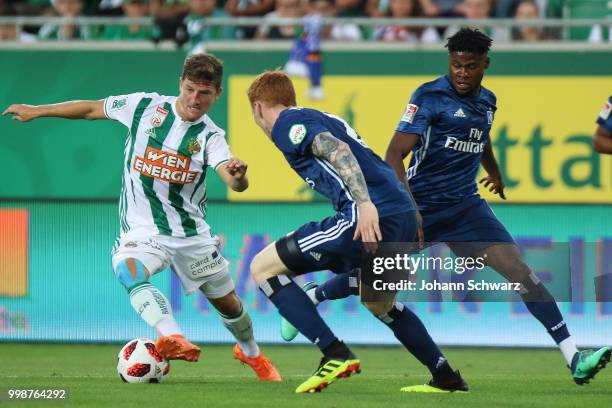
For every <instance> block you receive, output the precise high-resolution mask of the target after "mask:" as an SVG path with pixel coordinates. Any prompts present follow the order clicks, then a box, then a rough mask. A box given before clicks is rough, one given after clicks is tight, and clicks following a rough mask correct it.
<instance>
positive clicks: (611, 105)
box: [597, 96, 612, 132]
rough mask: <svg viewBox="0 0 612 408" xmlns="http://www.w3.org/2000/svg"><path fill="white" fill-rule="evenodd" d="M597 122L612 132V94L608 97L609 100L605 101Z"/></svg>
mask: <svg viewBox="0 0 612 408" xmlns="http://www.w3.org/2000/svg"><path fill="white" fill-rule="evenodd" d="M597 124H599V125H601V127H603V128H606V129H607V130H608V131H609V132H612V96H610V98H608V101H607V102H606V103H604V106H603V108H601V112H599V116H597Z"/></svg>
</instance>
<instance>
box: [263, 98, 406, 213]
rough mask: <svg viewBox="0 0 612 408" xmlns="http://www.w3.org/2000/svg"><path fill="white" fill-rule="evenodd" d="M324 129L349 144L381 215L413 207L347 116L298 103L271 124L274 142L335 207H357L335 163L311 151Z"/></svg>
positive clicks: (353, 208)
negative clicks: (346, 118) (348, 121)
mask: <svg viewBox="0 0 612 408" xmlns="http://www.w3.org/2000/svg"><path fill="white" fill-rule="evenodd" d="M322 132H329V133H331V134H332V135H333V136H334V137H335V138H337V139H338V140H341V141H343V142H345V143H347V144H348V145H349V147H350V149H351V152H352V153H353V155H354V156H355V158H356V159H357V162H358V163H359V167H360V168H361V172H362V173H363V176H364V178H365V181H366V184H367V186H368V192H369V194H370V199H371V200H372V203H374V205H375V206H376V208H377V210H378V214H379V216H381V217H383V216H388V215H393V214H399V213H404V212H407V211H410V210H412V209H413V208H414V207H413V206H412V202H411V201H410V197H409V196H408V193H407V192H406V190H405V189H404V186H403V184H402V183H401V182H400V181H399V179H398V178H397V176H396V174H395V172H394V171H393V169H391V167H390V166H389V165H388V164H387V163H385V162H384V161H383V160H382V159H381V158H380V157H378V156H377V155H376V154H375V153H374V152H373V151H372V150H371V149H370V148H369V147H368V146H367V145H366V143H365V142H364V141H363V140H362V139H361V137H359V135H358V134H357V132H355V130H354V129H353V128H351V127H350V126H349V124H348V123H346V122H345V121H344V120H342V119H341V118H339V117H337V116H334V115H331V114H329V113H323V112H320V111H317V110H314V109H306V108H297V107H296V108H289V109H286V110H284V111H282V112H281V114H280V116H279V117H278V120H277V121H276V123H275V124H274V127H273V128H272V140H273V141H274V144H275V145H276V147H278V148H279V149H280V150H281V151H282V152H283V154H284V155H285V159H287V162H288V163H289V165H290V166H291V167H292V168H293V170H295V172H296V173H297V174H298V175H299V176H300V177H301V178H302V179H304V180H305V181H306V182H307V183H308V184H309V185H310V187H312V188H313V189H315V190H316V191H318V192H319V193H321V194H323V195H324V196H325V197H327V198H329V199H330V200H331V202H332V204H333V206H334V209H335V210H336V211H338V212H346V211H355V206H354V203H355V201H354V199H353V197H352V196H351V194H350V192H349V189H348V187H347V186H346V185H345V184H344V182H343V181H342V179H341V178H340V176H339V175H338V173H337V172H336V170H335V169H334V167H333V166H332V165H331V164H330V163H329V162H328V161H326V160H325V159H322V158H320V157H316V156H314V155H313V154H312V152H311V149H310V146H311V144H312V141H313V140H314V138H315V136H316V135H318V134H319V133H322Z"/></svg>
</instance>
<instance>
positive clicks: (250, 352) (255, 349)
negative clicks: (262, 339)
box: [238, 339, 259, 358]
mask: <svg viewBox="0 0 612 408" xmlns="http://www.w3.org/2000/svg"><path fill="white" fill-rule="evenodd" d="M238 344H239V345H240V349H241V350H242V352H243V353H244V355H245V356H247V357H249V358H255V357H257V356H259V346H258V345H257V342H256V341H255V339H250V340H247V341H240V340H238Z"/></svg>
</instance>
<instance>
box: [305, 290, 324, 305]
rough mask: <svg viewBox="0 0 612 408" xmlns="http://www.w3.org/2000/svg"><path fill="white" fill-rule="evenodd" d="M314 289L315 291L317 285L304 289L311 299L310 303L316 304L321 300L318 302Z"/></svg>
mask: <svg viewBox="0 0 612 408" xmlns="http://www.w3.org/2000/svg"><path fill="white" fill-rule="evenodd" d="M316 291H317V287H316V286H315V287H314V288H311V289H308V290H307V291H306V294H307V295H308V297H309V298H310V300H312V303H314V305H315V306H317V305H318V304H319V303H321V302H319V300H318V299H317V297H316V296H315V292H316Z"/></svg>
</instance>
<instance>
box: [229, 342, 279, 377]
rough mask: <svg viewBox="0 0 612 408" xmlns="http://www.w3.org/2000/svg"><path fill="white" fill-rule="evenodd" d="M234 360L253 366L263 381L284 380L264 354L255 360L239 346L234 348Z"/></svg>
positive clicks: (260, 354)
mask: <svg viewBox="0 0 612 408" xmlns="http://www.w3.org/2000/svg"><path fill="white" fill-rule="evenodd" d="M234 358H235V359H237V360H240V361H242V362H243V363H245V364H248V365H250V366H251V368H252V369H253V371H255V374H257V377H258V378H259V379H260V380H261V381H281V380H282V379H283V378H282V377H281V375H280V374H279V373H278V370H277V369H276V367H274V365H272V362H271V361H270V360H268V358H267V357H266V356H264V355H263V353H259V355H258V356H257V357H255V358H251V357H247V356H246V355H245V354H244V353H243V352H242V349H241V348H240V346H239V345H238V344H236V345H235V346H234Z"/></svg>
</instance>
